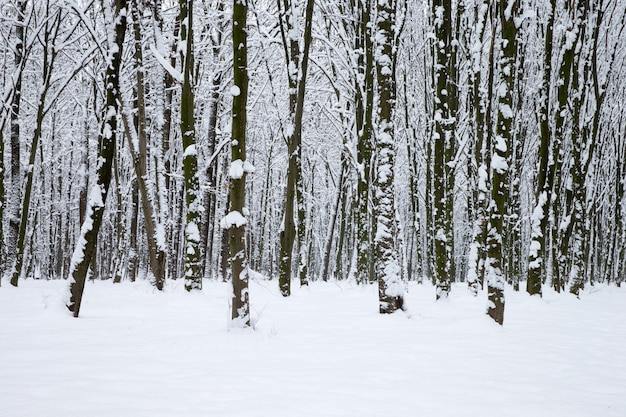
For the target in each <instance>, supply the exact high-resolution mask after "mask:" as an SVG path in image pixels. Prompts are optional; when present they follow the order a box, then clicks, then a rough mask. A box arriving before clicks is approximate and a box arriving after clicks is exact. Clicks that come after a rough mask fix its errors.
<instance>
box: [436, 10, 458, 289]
mask: <svg viewBox="0 0 626 417" xmlns="http://www.w3.org/2000/svg"><path fill="white" fill-rule="evenodd" d="M451 8H452V5H451V3H450V2H447V1H444V0H434V1H433V11H432V13H433V19H434V28H435V39H434V43H435V45H434V55H435V65H434V71H435V73H434V83H435V97H434V125H435V128H434V131H433V143H434V146H433V161H432V164H433V165H432V175H433V188H434V192H433V218H434V221H433V230H432V233H434V235H433V243H434V263H435V265H434V267H435V269H434V271H433V273H434V281H435V282H436V285H437V296H436V297H437V299H439V298H446V297H448V294H449V292H450V288H451V283H452V281H453V279H454V277H453V275H452V263H453V259H452V258H451V250H450V245H451V242H452V239H453V236H452V235H451V233H450V232H451V225H450V223H451V219H452V213H451V212H450V202H449V196H448V195H447V194H448V191H449V190H450V189H451V187H450V182H453V181H454V178H453V176H452V172H451V170H450V168H449V163H450V162H451V160H450V157H451V146H450V143H452V142H453V141H454V139H453V135H454V121H453V115H452V113H451V110H452V109H451V108H450V104H451V101H450V96H449V94H448V88H449V86H450V83H451V82H452V81H453V80H451V74H450V56H451V51H452V45H451V43H452V42H451V41H452V39H451V38H452V11H451Z"/></svg>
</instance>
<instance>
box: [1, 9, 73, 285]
mask: <svg viewBox="0 0 626 417" xmlns="http://www.w3.org/2000/svg"><path fill="white" fill-rule="evenodd" d="M47 11H48V9H46V12H47ZM46 17H47V18H49V19H50V20H48V21H47V23H46V25H45V33H44V36H43V41H44V56H43V62H42V74H41V75H42V84H41V88H40V92H41V93H40V96H39V101H38V102H37V116H36V121H35V130H34V132H33V138H32V142H31V147H30V156H29V158H28V169H27V171H26V178H25V181H24V195H23V196H22V208H21V210H20V211H19V212H20V220H19V223H18V233H17V242H16V245H15V258H14V260H13V268H12V270H11V285H13V286H15V287H17V283H18V280H19V278H20V276H21V275H22V267H23V264H24V252H25V251H26V248H25V247H24V245H25V239H26V226H27V224H28V219H29V213H30V202H31V195H32V188H33V174H34V172H33V171H34V169H35V158H36V156H37V150H38V149H39V140H40V139H41V136H42V125H43V119H44V116H45V113H46V112H45V109H46V97H47V95H48V92H49V91H50V84H51V80H52V71H53V67H54V63H55V58H56V56H57V53H58V51H57V50H56V48H55V47H54V43H55V41H56V36H57V34H58V30H59V25H60V22H61V14H60V12H58V11H57V13H56V15H55V16H46ZM18 130H19V128H18ZM21 187H22V186H21V184H20V188H21Z"/></svg>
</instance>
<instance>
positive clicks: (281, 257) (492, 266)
mask: <svg viewBox="0 0 626 417" xmlns="http://www.w3.org/2000/svg"><path fill="white" fill-rule="evenodd" d="M0 13H1V26H0V31H1V35H2V43H1V45H2V55H1V65H2V67H3V75H2V81H3V90H2V104H3V105H2V109H1V113H0V135H2V137H1V138H0V139H1V140H0V153H1V154H0V163H1V164H2V166H1V167H0V175H1V178H0V203H1V206H0V207H1V209H0V221H1V224H2V227H1V228H0V232H1V233H2V239H1V240H0V241H1V242H2V250H1V256H2V259H1V266H2V285H3V286H5V285H6V284H8V283H9V281H10V283H11V284H13V285H14V286H19V283H20V282H21V281H22V280H24V279H33V278H34V279H67V280H68V281H67V284H68V288H69V294H68V296H67V299H66V303H67V306H68V307H69V308H70V310H71V311H72V312H73V313H74V315H76V316H78V312H79V309H80V305H81V299H82V295H83V287H84V283H85V280H86V279H93V280H110V281H112V282H115V283H117V282H120V281H125V280H129V281H135V280H147V281H149V282H151V283H153V285H155V287H156V288H157V289H158V290H161V289H163V288H164V284H165V283H166V282H169V281H176V280H181V282H184V285H185V288H186V289H187V290H188V291H198V290H201V288H202V281H203V279H204V280H213V281H232V283H233V290H234V292H233V299H232V318H233V319H234V320H238V321H239V322H240V324H241V325H244V326H245V325H248V324H249V323H250V305H249V297H248V285H249V277H250V275H251V274H254V276H257V274H261V275H262V276H263V277H265V278H266V279H275V281H271V282H275V283H276V286H278V288H279V289H280V291H281V293H282V295H283V296H285V297H287V296H289V295H290V293H291V291H292V285H298V286H301V285H307V284H308V283H310V282H313V281H334V280H338V281H341V280H349V281H352V282H355V283H358V284H364V285H365V284H371V283H375V282H378V288H379V291H378V292H379V308H380V311H381V312H383V313H387V312H393V311H395V310H397V309H400V308H402V307H403V292H404V288H405V287H406V285H407V282H411V281H416V282H420V283H421V282H424V281H432V284H433V285H434V288H435V290H434V293H433V298H436V299H445V298H447V297H448V296H449V294H450V291H451V288H452V287H453V284H455V283H464V286H465V287H466V288H467V289H466V290H465V289H464V290H463V291H470V292H472V293H474V294H478V293H480V292H481V291H482V290H483V288H484V289H485V290H486V293H487V297H488V299H489V300H488V301H487V300H485V302H486V303H487V312H488V314H489V316H491V317H492V318H493V319H494V320H495V321H496V322H498V323H500V324H502V323H503V321H504V311H505V310H504V308H505V304H504V300H505V296H504V294H505V291H521V292H528V293H529V294H531V295H533V294H537V295H541V294H542V292H544V291H545V290H546V289H547V288H552V289H553V290H554V291H556V292H571V293H573V294H575V295H579V294H580V292H581V291H582V290H583V288H584V287H585V286H586V285H588V284H595V283H605V284H606V283H610V284H612V285H619V284H620V282H621V281H622V280H623V279H624V277H625V275H626V272H625V268H626V259H625V248H626V226H625V224H624V214H625V213H624V211H625V207H624V199H623V195H624V178H625V171H626V157H625V153H626V134H625V132H624V130H625V128H626V120H624V114H625V112H624V105H623V101H622V100H623V98H624V97H625V93H626V91H625V89H626V83H625V82H623V79H624V78H623V77H624V76H625V75H626V68H625V66H624V64H625V62H626V61H625V59H626V44H625V42H626V41H625V39H626V36H625V34H624V33H623V32H624V27H625V25H626V22H625V16H626V3H624V2H622V1H618V0H593V1H583V0H576V1H563V0H545V1H540V2H536V1H529V0H507V1H505V0H502V1H491V0H456V1H442V0H431V1H430V2H429V1H408V0H388V1H372V0H332V1H317V2H315V1H314V0H301V1H297V0H279V1H276V2H273V1H268V0H247V1H234V2H229V1H225V0H224V1H223V0H206V1H196V2H194V1H193V0H181V1H180V2H173V1H166V0H162V1H149V2H146V1H140V0H115V1H113V0H102V1H72V0H46V1H26V0H3V1H2V2H1V4H0ZM292 281H293V284H292ZM462 287H463V286H462Z"/></svg>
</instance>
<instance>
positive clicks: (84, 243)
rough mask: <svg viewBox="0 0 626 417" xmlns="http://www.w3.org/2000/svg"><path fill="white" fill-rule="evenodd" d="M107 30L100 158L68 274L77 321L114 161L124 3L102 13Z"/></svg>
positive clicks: (122, 0) (118, 1)
mask: <svg viewBox="0 0 626 417" xmlns="http://www.w3.org/2000/svg"><path fill="white" fill-rule="evenodd" d="M105 12H106V16H107V24H108V25H109V26H110V27H109V28H108V36H107V38H108V52H107V68H106V74H105V78H104V83H105V91H106V103H105V108H104V118H103V121H102V127H101V130H100V141H99V142H100V155H99V158H98V165H97V169H96V178H95V184H94V186H93V188H92V189H91V192H90V194H89V199H88V202H87V210H86V213H85V221H84V222H83V224H82V226H81V231H80V236H79V238H78V242H77V243H76V248H75V249H74V254H73V256H72V262H71V265H70V271H69V292H70V294H69V298H68V300H67V303H66V305H67V308H68V309H69V310H70V311H71V312H72V313H73V314H74V317H78V313H79V311H80V305H81V300H82V297H83V289H84V287H85V278H86V276H87V270H88V269H89V266H90V265H91V264H92V262H95V253H96V246H97V242H98V232H99V230H100V225H101V224H102V215H103V214H104V204H105V202H106V197H107V194H108V192H109V185H110V184H111V173H112V164H113V158H114V156H115V144H116V137H117V113H118V95H119V86H120V83H119V74H120V65H121V55H122V48H123V44H124V35H125V33H126V16H127V1H126V0H115V1H114V2H113V3H111V4H108V5H107V9H106V10H105Z"/></svg>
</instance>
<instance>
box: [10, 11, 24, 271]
mask: <svg viewBox="0 0 626 417" xmlns="http://www.w3.org/2000/svg"><path fill="white" fill-rule="evenodd" d="M27 4H28V2H27V1H26V0H18V1H17V4H16V13H17V15H16V17H15V49H14V51H15V55H14V59H15V70H16V71H17V75H16V77H15V79H14V84H13V98H12V101H11V125H10V127H11V133H10V134H11V136H10V139H11V187H10V190H9V201H8V210H7V214H8V221H9V229H8V233H7V236H6V238H7V241H6V243H7V251H6V253H7V255H8V256H10V259H11V260H12V261H13V264H15V261H16V260H15V258H14V254H15V253H16V248H17V244H18V242H17V241H18V239H19V229H20V197H21V191H22V186H23V184H22V167H21V161H20V152H21V150H20V148H21V141H20V108H21V103H22V70H21V68H23V65H24V62H23V61H24V60H25V59H26V58H25V51H24V47H25V44H26V27H25V14H26V6H27ZM19 262H21V261H19ZM11 280H13V278H11Z"/></svg>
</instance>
